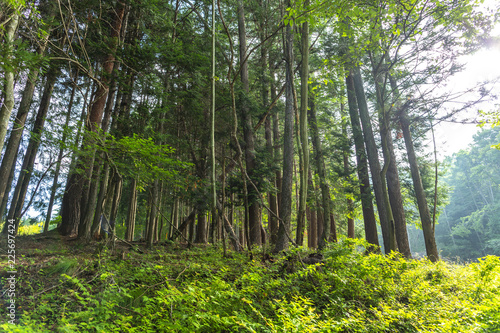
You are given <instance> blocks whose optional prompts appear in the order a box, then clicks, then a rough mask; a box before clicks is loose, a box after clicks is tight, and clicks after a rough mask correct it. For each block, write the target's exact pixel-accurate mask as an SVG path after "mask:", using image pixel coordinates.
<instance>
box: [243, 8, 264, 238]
mask: <svg viewBox="0 0 500 333" xmlns="http://www.w3.org/2000/svg"><path fill="white" fill-rule="evenodd" d="M238 38H239V56H240V75H241V84H242V86H243V94H242V96H241V99H240V102H241V103H242V104H241V118H242V123H243V138H244V140H245V163H246V172H247V174H248V176H249V177H250V179H254V177H255V174H254V170H255V169H256V158H255V134H254V132H253V125H252V116H251V114H250V108H249V107H250V106H249V99H248V98H249V96H248V94H249V93H250V83H249V78H248V62H247V56H248V55H247V40H246V38H247V37H246V27H245V9H244V7H243V0H239V1H238ZM248 196H249V198H248V200H249V206H248V220H249V221H248V222H249V232H250V233H249V239H250V242H251V244H252V245H261V244H262V234H261V228H262V226H261V216H260V214H261V207H260V203H259V199H258V194H257V193H256V191H255V189H254V188H253V186H250V187H249V188H248Z"/></svg>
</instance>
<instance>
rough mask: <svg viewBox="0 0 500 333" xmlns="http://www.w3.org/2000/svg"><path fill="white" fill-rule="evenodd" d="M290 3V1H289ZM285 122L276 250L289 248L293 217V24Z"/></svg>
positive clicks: (289, 38)
mask: <svg viewBox="0 0 500 333" xmlns="http://www.w3.org/2000/svg"><path fill="white" fill-rule="evenodd" d="M287 5H290V1H287ZM284 46H285V47H284V53H285V54H284V57H285V73H286V78H285V98H286V102H285V122H284V133H283V178H282V183H281V194H280V195H281V202H280V207H279V212H280V213H279V217H280V224H279V227H278V235H277V236H278V237H277V240H276V246H275V248H274V252H280V251H283V250H286V249H288V245H289V237H290V224H291V218H292V180H293V114H294V112H293V105H294V102H293V100H294V97H293V89H294V88H293V33H292V27H291V25H287V26H286V28H285V41H284Z"/></svg>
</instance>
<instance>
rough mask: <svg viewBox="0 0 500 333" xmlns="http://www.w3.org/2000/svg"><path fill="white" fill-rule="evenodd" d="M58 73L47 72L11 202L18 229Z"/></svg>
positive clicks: (53, 70) (10, 214)
mask: <svg viewBox="0 0 500 333" xmlns="http://www.w3.org/2000/svg"><path fill="white" fill-rule="evenodd" d="M57 73H58V70H57V69H55V68H54V67H52V68H51V69H50V70H49V73H48V74H47V81H46V83H45V87H44V90H43V94H42V99H41V100H40V106H39V108H38V112H37V115H36V119H35V123H34V125H33V129H32V131H31V136H30V140H29V143H28V148H27V149H26V154H25V155H24V160H23V166H22V168H21V172H20V173H19V177H18V179H17V184H16V188H15V191H14V195H13V197H12V201H11V204H10V208H9V214H8V217H7V218H8V219H9V220H10V219H15V220H16V222H15V224H16V231H17V228H18V227H19V219H20V218H21V213H22V210H23V206H24V200H25V198H26V193H27V191H28V186H29V183H30V180H31V175H32V173H33V168H34V165H35V159H36V155H37V153H38V147H39V146H40V141H41V136H42V131H43V127H44V125H45V118H46V117H47V113H48V111H49V105H50V98H51V96H52V91H53V90H54V85H55V83H56V80H57ZM6 227H7V224H5V227H4V230H3V232H4V233H6V232H7V228H6Z"/></svg>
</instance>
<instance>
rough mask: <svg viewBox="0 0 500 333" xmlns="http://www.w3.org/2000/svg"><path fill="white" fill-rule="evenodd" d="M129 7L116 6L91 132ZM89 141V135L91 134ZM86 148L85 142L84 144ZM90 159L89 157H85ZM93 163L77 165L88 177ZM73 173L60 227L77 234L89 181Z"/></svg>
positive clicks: (64, 232) (89, 125) (96, 123)
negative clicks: (83, 194) (82, 203)
mask: <svg viewBox="0 0 500 333" xmlns="http://www.w3.org/2000/svg"><path fill="white" fill-rule="evenodd" d="M125 9H126V6H125V4H124V3H123V2H121V1H118V2H117V5H116V8H114V9H113V11H112V12H113V16H114V19H113V24H112V26H111V31H110V42H111V45H110V49H109V53H108V54H107V55H106V57H105V59H104V60H103V63H102V74H101V78H100V83H99V85H98V88H97V90H96V91H95V93H94V101H93V102H92V105H91V107H90V111H89V116H88V121H87V123H86V130H87V131H89V132H93V133H96V132H97V131H98V129H99V128H100V125H101V121H102V116H103V112H104V107H105V105H106V100H107V97H108V92H109V86H108V84H109V76H110V75H111V73H112V71H113V67H114V62H115V51H116V47H117V46H118V37H119V36H120V32H121V29H122V23H123V18H124V16H125ZM87 140H89V138H88V137H87ZM83 146H84V147H85V144H84V145H83ZM94 153H95V151H91V152H90V160H91V161H93V160H94ZM84 159H87V162H88V159H89V157H88V156H87V157H84ZM92 166H93V163H91V165H90V166H89V165H88V163H85V161H84V160H83V159H80V161H79V163H77V166H76V168H77V169H78V168H82V169H84V170H87V177H88V176H90V170H91V168H92ZM75 171H76V170H74V171H73V173H72V174H71V175H70V176H69V181H68V187H67V188H66V191H65V193H64V196H63V204H62V209H61V215H62V223H61V225H60V227H59V231H60V233H61V234H62V235H75V234H77V232H78V225H79V223H80V216H81V213H82V212H81V208H82V207H81V199H82V192H83V190H84V185H85V182H86V179H85V176H83V175H82V174H81V173H77V172H75Z"/></svg>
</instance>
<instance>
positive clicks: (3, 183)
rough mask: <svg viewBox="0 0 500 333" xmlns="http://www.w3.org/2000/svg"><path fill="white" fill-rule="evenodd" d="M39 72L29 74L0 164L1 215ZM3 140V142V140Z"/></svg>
mask: <svg viewBox="0 0 500 333" xmlns="http://www.w3.org/2000/svg"><path fill="white" fill-rule="evenodd" d="M47 38H48V36H47ZM46 45H47V43H46V40H44V41H42V45H41V46H40V48H39V49H38V54H40V55H43V54H44V53H45V48H46ZM39 72H40V70H39V69H38V68H36V69H33V70H31V71H30V73H29V74H28V80H27V81H26V86H25V87H24V90H23V95H22V97H21V102H20V103H19V108H18V109H17V115H16V119H15V120H14V126H13V128H12V131H11V133H10V137H9V142H8V143H7V146H6V147H5V152H4V154H3V158H2V165H1V166H0V202H2V207H0V215H2V214H3V212H4V211H5V208H6V207H7V200H6V201H5V205H4V204H3V201H4V198H5V197H7V196H8V193H9V192H10V188H11V185H12V180H13V178H14V177H10V174H11V170H12V169H13V168H15V163H16V157H17V154H18V152H19V146H20V144H21V139H22V137H23V132H24V127H25V123H26V119H27V118H28V114H29V111H30V107H31V101H32V100H33V94H34V92H35V87H36V81H37V78H38V74H39ZM1 141H2V143H3V140H1ZM1 151H2V150H1V149H0V152H1Z"/></svg>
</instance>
